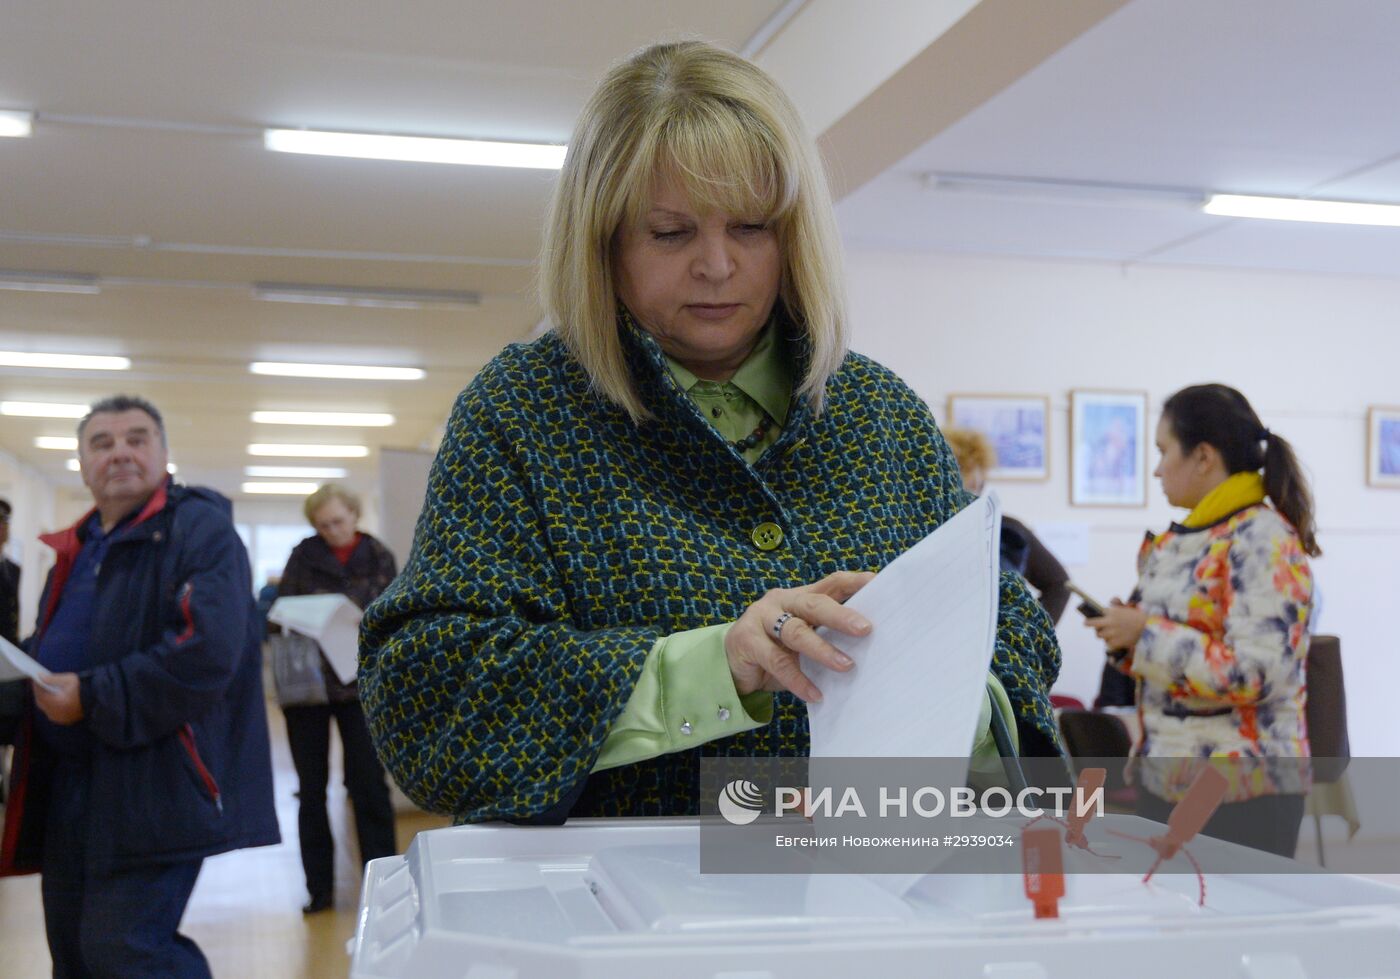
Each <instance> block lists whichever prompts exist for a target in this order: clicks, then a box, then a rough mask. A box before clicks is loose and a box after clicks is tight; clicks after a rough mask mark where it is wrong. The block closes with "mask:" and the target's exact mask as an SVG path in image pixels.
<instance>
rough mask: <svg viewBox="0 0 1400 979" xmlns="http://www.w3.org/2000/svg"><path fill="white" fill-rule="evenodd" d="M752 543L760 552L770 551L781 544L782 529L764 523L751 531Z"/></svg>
mask: <svg viewBox="0 0 1400 979" xmlns="http://www.w3.org/2000/svg"><path fill="white" fill-rule="evenodd" d="M753 542H754V546H756V547H757V548H758V549H759V550H760V551H771V550H773V549H774V548H776V547H778V546H779V545H781V544H782V542H783V528H781V527H779V526H778V525H777V524H775V523H772V522H769V521H764V522H763V523H761V524H759V525H758V526H757V527H755V528H754V529H753Z"/></svg>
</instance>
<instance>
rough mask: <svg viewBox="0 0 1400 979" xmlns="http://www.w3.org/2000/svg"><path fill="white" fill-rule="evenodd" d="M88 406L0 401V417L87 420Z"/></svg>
mask: <svg viewBox="0 0 1400 979" xmlns="http://www.w3.org/2000/svg"><path fill="white" fill-rule="evenodd" d="M89 410H90V409H89V408H88V406H87V405H61V404H50V403H48V402H44V401H0V415H15V416H17V417H19V418H86V417H87V414H88V411H89Z"/></svg>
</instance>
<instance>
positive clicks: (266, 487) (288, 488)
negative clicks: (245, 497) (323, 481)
mask: <svg viewBox="0 0 1400 979" xmlns="http://www.w3.org/2000/svg"><path fill="white" fill-rule="evenodd" d="M320 488H321V486H320V484H319V483H244V484H243V492H245V493H267V494H275V495H280V496H310V495H311V494H312V493H314V492H316V491H317V490H318V489H320Z"/></svg>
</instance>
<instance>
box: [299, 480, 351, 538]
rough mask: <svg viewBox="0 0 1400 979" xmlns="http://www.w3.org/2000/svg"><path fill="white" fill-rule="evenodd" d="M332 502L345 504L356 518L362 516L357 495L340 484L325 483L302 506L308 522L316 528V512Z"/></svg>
mask: <svg viewBox="0 0 1400 979" xmlns="http://www.w3.org/2000/svg"><path fill="white" fill-rule="evenodd" d="M332 500H339V501H340V502H341V503H344V504H345V508H346V509H347V510H349V511H350V512H351V513H353V514H354V515H355V516H356V517H358V516H359V515H360V512H361V511H360V497H359V496H358V495H357V494H356V493H354V492H352V491H351V490H348V489H346V488H345V487H344V486H341V485H340V484H339V483H324V484H322V486H321V487H320V488H319V489H317V490H316V492H314V493H312V494H311V495H310V496H308V497H307V498H306V499H305V501H303V502H302V504H301V512H302V514H303V515H305V517H306V522H307V523H309V524H311V525H312V526H313V527H314V526H315V525H316V511H317V510H319V509H321V507H323V506H325V505H326V504H327V503H330V502H331V501H332Z"/></svg>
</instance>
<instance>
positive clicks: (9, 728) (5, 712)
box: [0, 558, 29, 798]
mask: <svg viewBox="0 0 1400 979" xmlns="http://www.w3.org/2000/svg"><path fill="white" fill-rule="evenodd" d="M0 636H4V637H5V638H6V639H8V640H9V641H10V642H12V643H14V644H15V645H19V565H18V564H15V562H13V561H11V560H10V559H9V558H0ZM28 688H29V684H28V682H27V681H25V680H7V681H5V682H3V683H0V745H3V744H13V743H14V740H15V732H16V731H17V730H19V719H20V716H21V715H22V714H23V713H24V695H25V691H26V690H27V689H28ZM3 797H4V796H3V793H0V798H3Z"/></svg>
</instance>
